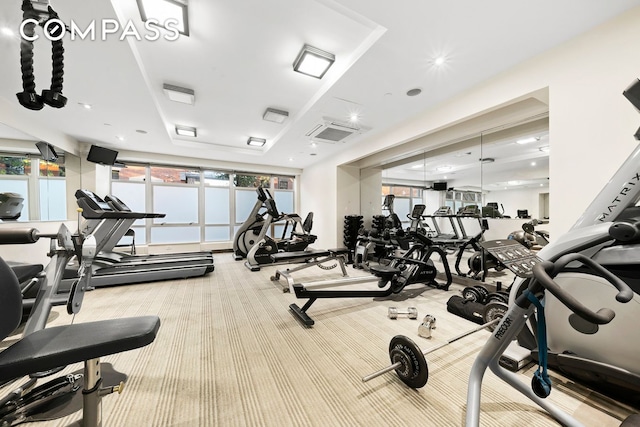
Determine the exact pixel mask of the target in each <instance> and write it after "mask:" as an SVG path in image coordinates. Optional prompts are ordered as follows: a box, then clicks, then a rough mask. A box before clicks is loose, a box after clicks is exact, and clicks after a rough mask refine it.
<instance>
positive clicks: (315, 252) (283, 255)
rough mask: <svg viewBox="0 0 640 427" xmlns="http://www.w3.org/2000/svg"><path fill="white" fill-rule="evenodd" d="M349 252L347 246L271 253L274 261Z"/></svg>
mask: <svg viewBox="0 0 640 427" xmlns="http://www.w3.org/2000/svg"><path fill="white" fill-rule="evenodd" d="M346 253H349V249H347V248H339V249H309V250H306V251H295V252H278V253H275V254H273V255H271V259H272V260H273V262H281V261H290V260H297V259H303V260H305V259H311V258H318V257H323V256H330V255H344V254H346Z"/></svg>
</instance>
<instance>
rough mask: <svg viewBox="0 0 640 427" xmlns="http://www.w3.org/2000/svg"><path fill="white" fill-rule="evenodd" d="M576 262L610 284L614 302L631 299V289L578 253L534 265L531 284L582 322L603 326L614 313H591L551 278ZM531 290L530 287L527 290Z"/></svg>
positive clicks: (611, 311)
mask: <svg viewBox="0 0 640 427" xmlns="http://www.w3.org/2000/svg"><path fill="white" fill-rule="evenodd" d="M573 261H578V262H580V263H582V264H583V265H585V266H587V267H589V268H591V269H592V270H593V271H594V272H595V273H597V274H598V275H600V276H602V277H603V278H604V279H606V280H607V281H608V282H609V283H611V284H612V285H613V286H614V287H615V288H616V289H617V290H618V294H617V295H616V300H617V301H618V302H622V303H626V302H629V301H631V299H632V298H633V291H632V290H631V288H630V287H629V286H628V285H627V284H626V283H625V282H624V281H622V280H621V279H620V278H618V277H617V276H615V275H614V274H613V273H611V272H610V271H609V270H607V269H606V268H604V267H602V266H601V265H600V264H598V263H597V262H595V261H593V260H592V259H590V258H587V257H586V256H584V255H582V254H578V253H572V254H567V255H564V256H562V257H560V258H559V259H558V260H557V261H556V262H551V261H543V262H541V263H539V264H536V265H535V266H534V267H533V275H534V277H535V278H536V279H537V280H536V281H533V282H532V284H533V283H538V284H539V285H540V286H542V287H544V288H545V289H546V290H548V291H549V292H551V293H552V294H553V295H554V296H555V297H556V298H558V300H559V301H560V302H562V303H563V304H564V305H565V306H567V307H568V308H569V309H570V310H571V311H573V312H574V313H576V314H577V315H578V316H580V317H581V318H583V319H584V320H586V321H588V322H591V323H595V324H598V325H604V324H607V323H609V322H611V320H613V318H614V317H615V315H616V314H615V312H614V311H613V310H611V309H610V308H601V309H599V310H598V311H597V312H593V311H592V310H590V309H589V308H587V307H586V306H584V305H583V304H582V303H581V302H579V301H578V300H577V299H576V298H574V297H573V296H572V295H570V294H569V293H568V292H566V291H565V290H563V289H562V288H560V286H558V284H557V283H556V282H555V281H554V280H553V278H554V277H555V276H556V275H557V274H558V273H559V272H560V271H561V270H562V269H563V268H564V267H566V266H567V264H569V263H571V262H573ZM529 289H530V290H531V286H530V288H529Z"/></svg>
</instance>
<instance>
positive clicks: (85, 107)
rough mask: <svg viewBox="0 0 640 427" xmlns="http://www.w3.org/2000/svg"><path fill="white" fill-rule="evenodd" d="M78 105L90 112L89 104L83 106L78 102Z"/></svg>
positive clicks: (82, 103)
mask: <svg viewBox="0 0 640 427" xmlns="http://www.w3.org/2000/svg"><path fill="white" fill-rule="evenodd" d="M78 105H79V106H81V107H82V108H84V109H85V110H91V104H85V103H84V102H78Z"/></svg>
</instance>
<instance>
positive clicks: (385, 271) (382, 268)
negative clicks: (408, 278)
mask: <svg viewBox="0 0 640 427" xmlns="http://www.w3.org/2000/svg"><path fill="white" fill-rule="evenodd" d="M369 270H371V272H372V273H373V274H374V275H376V276H393V275H394V274H400V273H401V271H400V269H398V268H395V267H389V266H388V265H372V266H369Z"/></svg>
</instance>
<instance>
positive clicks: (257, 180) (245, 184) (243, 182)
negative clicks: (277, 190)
mask: <svg viewBox="0 0 640 427" xmlns="http://www.w3.org/2000/svg"><path fill="white" fill-rule="evenodd" d="M233 184H234V185H235V186H236V187H240V188H258V187H263V188H270V187H271V177H270V176H265V175H246V174H236V175H235V177H234V179H233Z"/></svg>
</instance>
